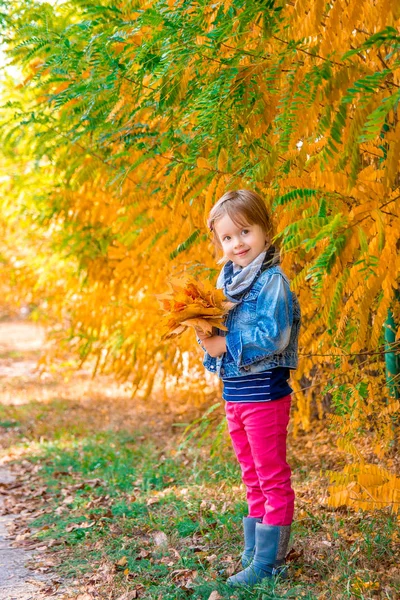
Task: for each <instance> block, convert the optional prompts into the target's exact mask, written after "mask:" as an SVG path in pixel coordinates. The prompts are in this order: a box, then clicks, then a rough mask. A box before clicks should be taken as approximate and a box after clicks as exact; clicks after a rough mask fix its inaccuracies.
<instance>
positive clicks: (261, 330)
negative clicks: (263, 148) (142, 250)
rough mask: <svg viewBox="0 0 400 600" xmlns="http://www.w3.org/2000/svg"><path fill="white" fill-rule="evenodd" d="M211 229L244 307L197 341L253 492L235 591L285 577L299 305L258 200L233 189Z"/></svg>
mask: <svg viewBox="0 0 400 600" xmlns="http://www.w3.org/2000/svg"><path fill="white" fill-rule="evenodd" d="M208 224H209V228H210V230H211V231H212V232H213V236H214V243H215V245H216V247H217V249H218V250H220V251H221V252H222V254H223V260H225V261H226V262H225V265H224V267H223V269H222V271H221V273H220V275H219V278H218V281H217V287H219V288H222V289H223V290H224V292H225V295H226V297H227V298H228V299H229V300H230V301H232V302H234V303H235V306H234V307H233V308H232V309H231V310H230V311H229V313H228V315H227V320H226V326H227V328H228V331H227V332H224V331H221V330H217V332H218V335H213V336H211V337H206V336H204V335H201V334H199V332H198V338H199V342H200V343H201V345H202V347H203V349H204V350H205V357H204V363H203V364H204V366H205V367H206V368H207V369H208V370H209V371H211V372H213V373H217V374H218V375H219V377H220V378H221V379H222V381H223V398H224V399H225V400H226V403H225V407H226V416H227V420H228V429H229V433H230V436H231V439H232V444H233V448H234V450H235V453H236V456H237V459H238V461H239V463H240V466H241V470H242V478H243V482H244V484H245V486H246V492H247V502H248V516H247V517H244V519H243V528H244V551H243V554H242V565H243V568H244V570H242V571H240V573H238V574H236V575H234V576H233V577H230V578H229V579H228V583H229V584H230V585H232V586H235V587H239V586H245V585H246V586H253V585H255V584H256V583H258V582H259V581H261V580H262V579H264V578H265V577H272V576H274V575H276V574H279V572H280V571H281V570H282V568H283V565H284V561H285V556H286V552H287V547H288V543H289V536H290V526H291V523H292V520H293V509H294V492H293V490H292V487H291V484H290V477H291V471H290V467H289V465H288V464H287V462H286V437H287V425H288V421H289V411H290V402H291V396H290V393H291V392H292V389H291V387H290V386H289V384H288V378H289V375H290V374H289V369H295V368H296V367H297V341H298V333H299V327H300V307H299V304H298V301H297V298H296V296H295V295H294V294H293V292H291V291H290V288H289V281H288V279H287V277H286V276H285V274H284V273H283V272H282V270H281V268H280V266H279V253H278V252H277V250H276V248H275V247H274V246H272V245H271V233H272V232H271V221H270V217H269V214H268V211H267V209H266V206H265V204H264V202H263V200H262V198H260V196H259V195H258V194H256V193H255V192H252V191H248V190H237V191H231V192H227V193H226V194H224V195H223V196H222V198H220V200H219V201H218V202H217V203H216V204H215V206H214V207H213V208H212V210H211V212H210V215H209V220H208Z"/></svg>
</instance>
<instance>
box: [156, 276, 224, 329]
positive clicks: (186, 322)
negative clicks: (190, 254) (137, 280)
mask: <svg viewBox="0 0 400 600" xmlns="http://www.w3.org/2000/svg"><path fill="white" fill-rule="evenodd" d="M169 287H170V291H169V292H168V293H166V294H159V295H158V296H157V298H158V300H159V301H160V304H161V307H162V310H163V311H164V315H163V322H162V325H163V328H164V333H163V335H162V339H163V340H166V339H170V338H173V337H176V336H178V335H180V334H181V333H183V332H184V331H186V329H187V328H188V327H194V328H195V329H196V330H197V331H199V332H201V333H203V334H205V335H212V329H213V327H218V328H219V329H223V330H224V331H227V328H226V327H225V325H224V317H225V315H226V314H227V312H228V311H229V310H230V309H231V308H232V306H234V304H233V303H232V302H228V301H227V300H226V298H225V296H224V293H223V291H222V290H218V289H216V288H215V287H214V286H213V285H212V284H211V283H210V282H209V281H207V280H206V281H197V280H196V279H194V278H191V277H190V278H186V279H182V280H180V279H173V280H171V281H170V284H169Z"/></svg>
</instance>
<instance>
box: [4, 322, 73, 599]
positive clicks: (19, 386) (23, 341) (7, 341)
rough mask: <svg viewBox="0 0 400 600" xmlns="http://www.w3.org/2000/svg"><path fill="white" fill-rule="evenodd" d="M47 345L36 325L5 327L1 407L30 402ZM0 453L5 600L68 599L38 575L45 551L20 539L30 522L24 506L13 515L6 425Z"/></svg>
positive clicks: (48, 575) (47, 577)
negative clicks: (21, 526)
mask: <svg viewBox="0 0 400 600" xmlns="http://www.w3.org/2000/svg"><path fill="white" fill-rule="evenodd" d="M43 341H44V335H43V331H42V330H41V329H40V328H38V327H35V326H34V325H31V324H28V323H25V322H14V323H0V402H1V404H3V405H10V404H25V403H27V402H29V400H30V397H31V394H32V392H33V390H32V389H31V388H32V386H33V384H34V383H36V385H37V379H38V375H37V373H35V368H36V361H37V357H38V352H39V351H40V349H41V347H42V345H43ZM36 389H37V388H36ZM44 392H45V390H44ZM0 450H1V451H2V453H1V455H0V599H1V600H42V599H44V598H51V597H53V598H56V597H57V598H60V597H61V596H63V597H64V598H65V597H66V596H65V595H64V593H63V592H61V590H60V582H57V585H56V586H55V585H54V584H55V580H54V576H53V575H52V574H51V573H40V572H39V571H38V570H35V568H34V567H35V566H37V565H38V563H40V559H41V555H40V551H38V550H32V549H29V548H28V547H26V546H29V543H28V544H27V543H26V542H27V541H28V542H29V540H26V539H23V540H21V537H25V536H18V535H17V534H16V531H17V530H18V525H19V523H18V521H21V520H22V519H24V520H26V518H27V515H26V514H24V512H25V513H26V512H27V511H24V509H23V508H21V509H19V507H18V508H17V511H16V512H15V510H13V501H14V497H13V490H14V489H15V488H18V479H17V477H16V476H15V474H14V473H13V470H12V469H11V468H10V467H9V466H8V462H9V460H10V458H12V457H13V450H12V448H9V440H8V429H7V423H2V427H0ZM9 450H11V452H10V451H9ZM19 510H20V511H21V512H18V511H19ZM21 542H22V543H21ZM46 570H47V569H46ZM70 597H71V596H70Z"/></svg>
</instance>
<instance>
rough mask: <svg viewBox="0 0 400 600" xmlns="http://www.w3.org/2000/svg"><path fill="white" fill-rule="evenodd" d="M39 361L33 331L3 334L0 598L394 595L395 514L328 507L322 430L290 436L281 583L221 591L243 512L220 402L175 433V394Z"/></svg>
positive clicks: (330, 465)
mask: <svg viewBox="0 0 400 600" xmlns="http://www.w3.org/2000/svg"><path fill="white" fill-rule="evenodd" d="M44 350H45V347H44V334H43V330H42V329H40V328H38V327H36V326H34V325H31V324H29V323H27V322H23V321H21V322H13V323H9V322H8V323H2V324H0V374H1V375H2V384H1V388H0V401H1V403H0V436H1V437H0V452H1V454H0V459H1V465H2V469H3V471H2V473H3V479H1V478H0V493H1V495H2V496H3V509H2V510H3V517H2V519H3V523H6V524H8V526H9V527H8V538H7V539H6V538H5V534H4V532H3V537H0V553H1V554H0V556H1V566H0V576H1V574H2V573H3V572H6V575H5V576H3V578H2V583H1V584H0V586H3V587H0V592H1V594H0V597H1V598H2V599H3V598H4V600H6V599H7V600H11V599H14V600H28V598H30V599H32V600H33V599H35V600H36V599H38V600H39V598H40V599H41V598H49V597H54V598H58V599H60V600H94V599H97V598H101V599H103V598H104V599H110V600H122V599H123V600H132V599H133V598H148V599H151V598H153V599H161V598H162V599H163V600H168V599H171V600H173V599H180V598H186V597H189V596H191V597H192V598H194V599H197V598H198V599H200V598H204V599H211V600H218V598H232V599H242V598H243V599H244V598H246V599H247V598H249V599H253V598H254V599H255V598H261V599H263V600H269V599H277V598H308V599H310V600H311V599H316V598H318V599H337V598H350V599H352V598H361V599H372V598H388V599H395V598H399V597H400V577H399V573H398V562H399V538H400V536H399V522H398V519H397V518H396V515H394V514H392V513H391V512H390V511H380V512H379V513H367V512H364V513H361V512H360V513H356V512H354V511H350V510H349V509H346V508H341V509H340V510H335V511H334V510H332V509H329V508H328V507H327V506H326V493H327V492H326V488H327V480H326V478H325V475H324V473H325V471H326V470H327V469H338V468H340V466H342V465H343V462H344V461H345V460H346V457H345V456H344V455H339V454H338V451H337V450H336V447H335V443H334V437H335V436H334V432H331V431H330V430H329V428H328V426H327V424H326V423H323V422H317V423H315V426H313V428H312V430H311V431H310V432H308V433H307V434H301V435H299V436H298V437H297V438H296V439H294V438H293V436H292V435H290V438H289V460H290V463H291V465H292V468H293V480H294V487H295V490H296V495H297V501H296V514H295V522H294V525H293V536H292V542H291V551H290V553H289V556H288V565H289V571H288V572H289V576H288V578H287V579H286V580H285V581H278V582H273V583H265V584H263V585H262V586H259V587H258V588H257V589H255V590H253V591H248V590H247V591H244V592H240V593H239V592H232V590H229V588H227V587H226V586H225V583H224V581H225V579H226V577H227V575H229V574H231V573H233V572H234V571H235V570H236V569H237V568H238V556H239V552H240V546H241V531H240V530H241V525H240V523H241V517H242V515H243V514H245V502H244V490H243V486H242V484H241V482H240V477H239V470H238V467H237V465H236V462H235V460H234V457H233V456H232V453H231V450H230V446H229V440H227V439H226V432H225V431H224V428H223V420H222V419H223V418H222V410H221V407H222V405H221V406H217V407H216V408H215V410H214V411H213V412H212V413H210V414H209V415H208V416H207V415H206V416H205V417H204V418H203V419H200V420H199V421H197V422H196V423H195V424H194V426H193V427H192V428H191V429H189V430H187V429H185V426H184V425H185V423H186V422H190V421H193V419H194V418H195V416H196V415H195V413H194V412H193V411H192V412H190V411H188V410H187V409H188V407H187V405H186V406H183V404H182V402H180V401H179V400H180V399H179V397H177V398H175V401H173V400H174V399H170V400H168V399H166V398H165V397H161V395H160V396H159V395H157V392H155V393H154V394H153V396H152V397H151V398H150V399H149V400H147V401H146V402H145V403H144V402H143V400H141V399H140V398H138V397H133V398H132V397H131V395H130V393H129V390H128V389H127V388H125V387H124V386H122V385H118V384H117V383H115V382H114V381H113V380H112V379H111V378H106V377H98V378H96V379H95V380H92V379H91V377H90V373H89V372H88V371H85V370H80V371H79V372H75V373H73V372H72V371H71V372H70V373H69V375H68V376H67V377H66V373H68V372H67V371H66V367H68V365H63V371H62V372H61V371H60V370H59V369H58V370H56V371H54V372H53V371H51V370H50V369H47V370H46V371H44V372H40V371H38V370H36V364H37V359H38V358H39V356H40V355H41V354H42V353H43V351H44ZM176 393H177V394H179V389H178V390H177V392H176ZM212 400H213V402H214V403H215V398H214V399H212V398H210V401H212ZM203 410H205V409H203ZM197 417H198V415H197ZM219 423H220V425H218V424H219ZM0 477H1V472H0ZM1 535H2V531H1V530H0V536H1ZM28 550H29V552H31V553H32V552H34V554H33V558H32V556H31V555H28V554H27V551H28ZM25 563H27V565H28V566H29V567H30V570H27V569H26V567H24V565H25ZM5 569H6V571H5Z"/></svg>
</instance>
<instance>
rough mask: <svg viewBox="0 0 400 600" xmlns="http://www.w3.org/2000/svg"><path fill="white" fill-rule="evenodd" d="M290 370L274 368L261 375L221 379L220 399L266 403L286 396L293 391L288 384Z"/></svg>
mask: <svg viewBox="0 0 400 600" xmlns="http://www.w3.org/2000/svg"><path fill="white" fill-rule="evenodd" d="M289 377H290V370H289V369H288V368H287V367H275V368H274V369H270V370H269V371H263V372H262V373H252V374H250V375H244V376H243V377H223V378H222V382H223V384H224V391H223V393H222V397H223V399H224V400H226V401H227V402H268V401H269V400H278V399H279V398H283V397H284V396H288V395H289V394H290V393H291V392H292V391H293V390H292V388H291V387H290V385H289V384H288V379H289Z"/></svg>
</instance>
